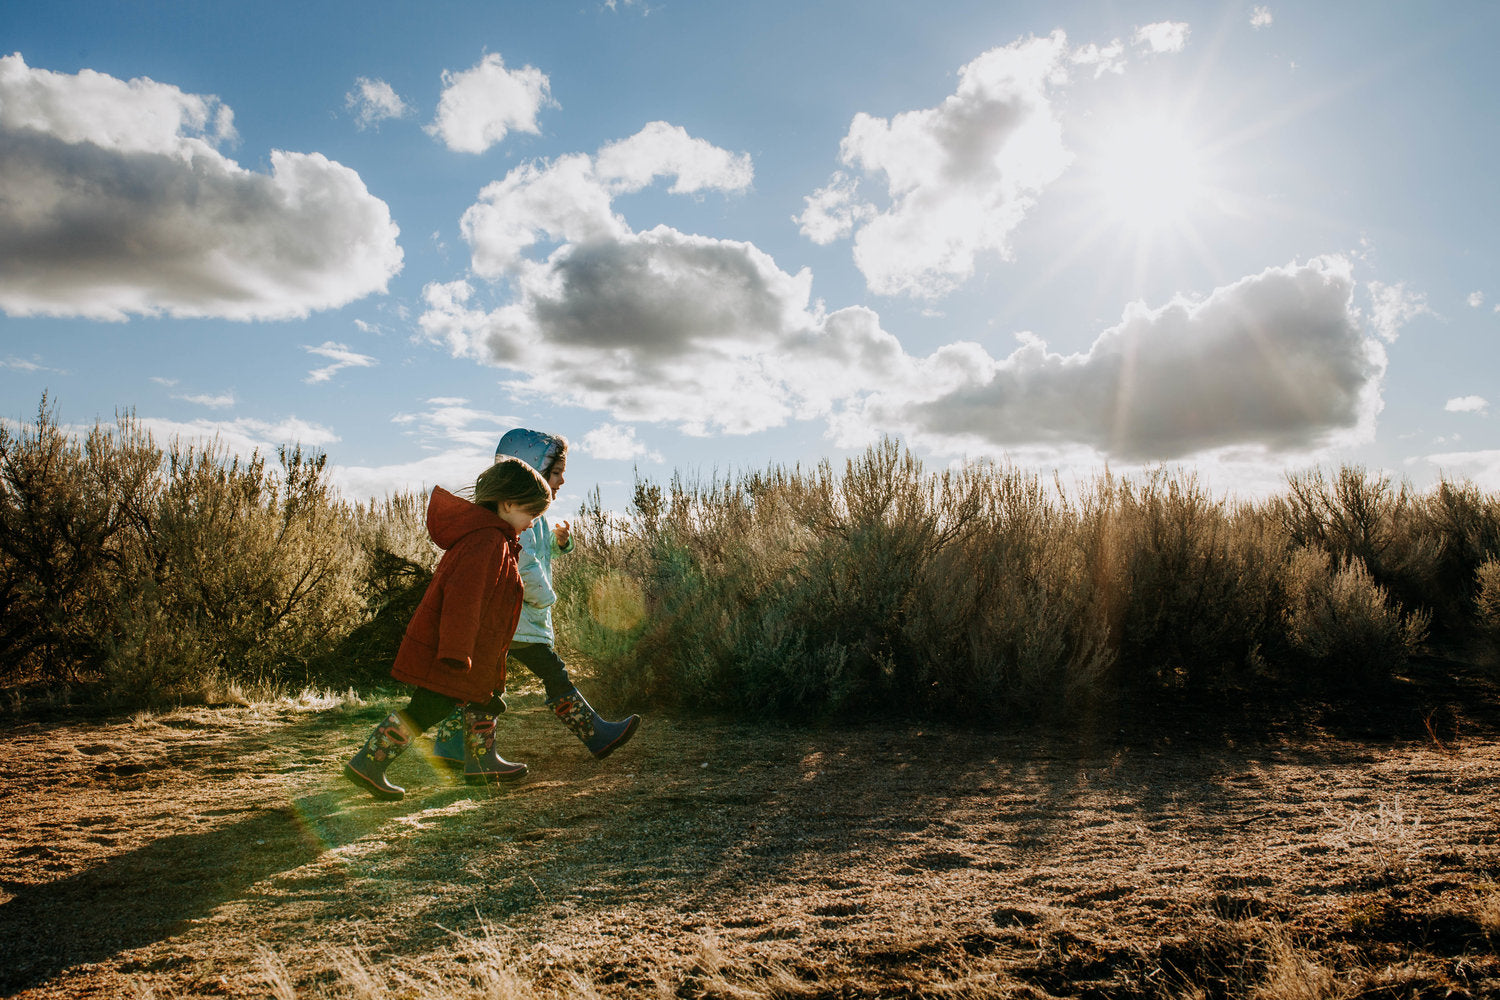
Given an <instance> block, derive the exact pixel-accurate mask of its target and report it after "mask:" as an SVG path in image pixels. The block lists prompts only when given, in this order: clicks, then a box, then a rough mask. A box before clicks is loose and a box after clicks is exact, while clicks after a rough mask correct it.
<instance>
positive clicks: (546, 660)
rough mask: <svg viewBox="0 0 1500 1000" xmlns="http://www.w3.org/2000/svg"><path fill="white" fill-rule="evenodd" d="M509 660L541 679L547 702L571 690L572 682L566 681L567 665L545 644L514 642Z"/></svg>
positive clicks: (555, 651)
mask: <svg viewBox="0 0 1500 1000" xmlns="http://www.w3.org/2000/svg"><path fill="white" fill-rule="evenodd" d="M510 656H511V659H513V660H516V661H518V662H519V663H520V664H521V666H523V667H525V668H526V669H527V670H530V671H531V672H532V673H534V674H536V675H537V677H539V678H541V681H542V686H543V687H544V688H546V689H547V700H548V701H556V700H557V699H559V698H561V697H562V696H563V695H565V694H567V693H568V692H569V691H571V690H573V682H572V681H570V680H569V679H568V665H567V664H566V663H564V662H563V660H562V657H561V656H558V655H557V650H555V649H553V648H552V646H551V645H550V644H548V643H545V642H516V643H512V644H511V647H510Z"/></svg>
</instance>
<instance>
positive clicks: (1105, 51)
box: [1068, 39, 1126, 80]
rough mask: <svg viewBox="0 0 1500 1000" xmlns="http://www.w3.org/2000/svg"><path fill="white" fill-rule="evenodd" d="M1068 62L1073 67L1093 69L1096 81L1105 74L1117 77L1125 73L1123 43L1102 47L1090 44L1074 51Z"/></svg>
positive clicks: (1117, 42)
mask: <svg viewBox="0 0 1500 1000" xmlns="http://www.w3.org/2000/svg"><path fill="white" fill-rule="evenodd" d="M1068 61H1069V62H1071V63H1073V64H1074V65H1075V66H1092V67H1094V79H1096V80H1097V79H1099V77H1101V76H1103V75H1104V74H1105V73H1114V74H1116V75H1119V74H1121V73H1124V72H1125V63H1126V59H1125V43H1124V42H1122V41H1120V40H1119V39H1115V40H1114V41H1112V42H1110V43H1109V44H1108V45H1104V46H1100V45H1097V44H1095V43H1093V42H1090V43H1088V44H1087V45H1081V46H1079V47H1078V48H1076V49H1074V50H1073V52H1072V53H1071V54H1070V55H1069V56H1068Z"/></svg>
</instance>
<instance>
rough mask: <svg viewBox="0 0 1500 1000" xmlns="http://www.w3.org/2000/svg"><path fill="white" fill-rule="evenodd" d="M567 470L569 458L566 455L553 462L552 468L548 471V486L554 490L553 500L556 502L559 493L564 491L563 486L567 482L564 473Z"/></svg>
mask: <svg viewBox="0 0 1500 1000" xmlns="http://www.w3.org/2000/svg"><path fill="white" fill-rule="evenodd" d="M567 469H568V456H566V455H564V456H562V457H561V458H559V459H558V460H557V461H555V462H553V463H552V467H551V468H550V469H548V470H547V485H548V486H550V487H551V488H552V499H554V500H556V499H557V491H558V490H560V489H562V484H563V483H564V482H566V481H567V480H565V479H563V473H564V472H566V471H567Z"/></svg>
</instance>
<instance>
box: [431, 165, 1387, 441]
mask: <svg viewBox="0 0 1500 1000" xmlns="http://www.w3.org/2000/svg"><path fill="white" fill-rule="evenodd" d="M673 144H675V145H678V147H679V148H680V144H678V143H677V141H676V140H674V141H673ZM648 145H649V144H648ZM607 148H609V149H612V150H618V149H619V148H620V147H619V146H618V145H615V146H611V147H607ZM656 148H661V147H656ZM715 159H719V160H720V162H733V159H732V158H730V159H728V160H725V159H722V158H715ZM659 162H660V163H661V164H666V165H667V166H670V165H672V164H676V163H678V162H679V161H677V160H674V159H673V158H672V157H670V156H668V155H666V154H663V156H662V158H661V160H660V161H659ZM667 166H662V167H659V166H657V165H655V164H653V163H652V161H650V160H649V159H647V160H646V161H645V163H644V165H640V166H636V167H632V168H631V169H630V170H629V171H625V170H622V169H618V168H615V169H612V170H611V171H610V172H609V173H608V174H607V175H605V176H601V171H600V170H599V169H598V167H597V164H596V161H595V159H594V158H593V157H591V156H588V155H585V154H574V155H571V156H565V157H560V158H558V159H556V160H554V161H552V162H550V163H527V164H522V165H520V166H517V167H516V168H515V169H513V170H512V171H511V172H510V173H509V174H508V175H507V176H506V177H505V178H503V179H502V180H501V181H498V182H496V183H495V184H493V185H490V186H489V187H488V188H486V189H485V190H484V191H483V192H482V193H481V197H480V201H479V202H478V203H476V204H475V205H474V206H472V207H471V208H470V210H469V211H468V212H466V213H465V215H464V225H463V233H464V238H465V239H466V240H467V241H468V242H469V244H470V246H471V248H472V251H473V261H472V267H471V273H472V274H473V275H474V277H472V278H466V279H460V280H454V281H449V282H433V283H430V284H428V285H427V286H426V288H425V289H424V291H423V298H424V303H425V311H424V312H423V314H422V315H421V317H420V319H419V325H420V327H421V329H422V330H423V332H424V333H425V334H426V336H428V337H429V338H430V339H432V340H433V341H435V342H438V343H441V344H444V345H446V346H447V347H448V349H449V350H450V351H451V352H452V353H453V354H454V355H455V356H462V357H469V358H473V359H475V360H477V361H480V362H482V363H485V364H490V365H495V366H497V367H501V368H505V369H509V370H510V371H512V372H514V373H515V375H514V377H513V378H511V379H510V380H508V381H506V382H504V383H503V385H504V387H505V389H506V390H507V391H509V392H510V393H512V394H515V395H516V396H518V397H521V398H525V397H534V398H537V399H540V400H542V401H544V402H546V403H548V404H553V405H567V406H577V407H581V408H585V409H590V410H594V411H596V412H600V413H604V414H607V418H608V423H606V424H605V426H604V427H602V428H600V429H599V430H598V431H597V432H594V433H593V435H592V436H591V437H590V438H588V439H586V441H585V443H584V444H583V445H582V447H584V449H585V450H589V449H598V452H599V454H601V455H602V454H606V453H608V454H615V453H619V452H624V451H629V450H631V449H634V448H639V447H641V446H640V445H639V444H638V443H635V442H634V437H633V433H634V432H633V428H632V430H631V431H630V437H628V438H626V437H624V435H625V433H626V432H625V431H623V430H617V429H616V427H617V426H618V425H638V424H667V425H673V426H676V427H677V428H679V429H680V430H681V431H682V432H684V433H687V434H691V435H709V434H718V433H729V434H739V433H751V432H755V431H760V430H764V429H767V428H771V427H777V426H782V425H785V424H787V423H788V422H790V421H793V420H822V421H825V422H826V423H827V425H828V427H829V433H830V435H831V436H833V437H834V438H835V439H836V440H838V441H839V443H841V444H859V443H861V442H862V441H865V440H868V439H869V437H870V436H871V434H872V433H881V432H890V433H894V434H896V435H899V436H901V437H903V438H905V439H907V440H909V441H913V442H920V443H922V444H924V445H925V446H927V447H929V448H932V449H934V450H938V451H947V452H949V453H970V454H997V453H1003V452H1013V450H1014V449H1033V450H1035V451H1036V452H1038V453H1044V454H1050V455H1054V456H1055V455H1058V454H1061V453H1064V452H1069V453H1075V454H1079V455H1088V456H1095V457H1098V456H1103V457H1107V458H1110V459H1112V460H1114V459H1122V460H1164V459H1171V458H1176V457H1180V456H1186V455H1190V454H1199V453H1206V452H1214V451H1218V453H1219V454H1220V455H1221V456H1222V455H1224V454H1229V459H1226V461H1228V460H1234V461H1239V462H1240V463H1241V465H1245V464H1248V462H1249V461H1250V458H1249V457H1247V456H1254V455H1260V456H1261V457H1264V456H1265V455H1266V454H1267V453H1270V452H1276V453H1278V454H1286V453H1288V452H1292V451H1299V450H1308V449H1314V448H1318V447H1322V446H1324V445H1327V444H1330V443H1333V442H1335V441H1342V440H1346V439H1358V438H1360V437H1368V435H1369V434H1370V433H1371V432H1372V430H1373V423H1374V419H1375V416H1376V413H1377V412H1378V410H1379V407H1380V387H1381V380H1382V377H1383V375H1384V371H1385V364H1386V358H1385V353H1384V349H1383V348H1382V346H1381V344H1380V342H1379V341H1378V340H1377V339H1375V338H1373V337H1370V336H1367V335H1366V334H1365V332H1364V331H1363V329H1362V328H1361V320H1360V313H1359V311H1358V310H1357V309H1356V308H1355V307H1354V305H1353V292H1354V289H1355V284H1354V281H1353V276H1352V267H1351V265H1350V263H1349V262H1348V261H1347V260H1345V259H1344V258H1341V257H1332V258H1320V259H1317V260H1314V261H1311V262H1308V263H1305V264H1291V265H1288V266H1286V267H1282V268H1271V269H1268V270H1266V271H1265V272H1263V273H1261V274H1257V275H1252V276H1250V277H1247V278H1244V279H1242V280H1240V281H1238V282H1235V283H1233V284H1230V285H1227V286H1225V287H1223V288H1220V289H1217V290H1216V291H1214V292H1213V293H1212V294H1211V295H1209V296H1207V297H1206V298H1204V299H1202V300H1188V299H1181V298H1179V299H1176V300H1174V301H1172V302H1169V303H1167V304H1166V305H1164V306H1161V307H1160V308H1157V309H1148V308H1147V307H1146V306H1144V305H1136V306H1133V307H1131V308H1129V309H1128V310H1127V311H1126V313H1125V315H1124V317H1123V320H1122V322H1121V323H1120V324H1118V325H1117V326H1115V327H1113V328H1111V329H1109V330H1106V331H1104V332H1103V333H1102V334H1100V335H1099V336H1098V338H1097V339H1096V340H1095V342H1094V344H1093V346H1092V347H1091V348H1090V349H1089V350H1088V351H1087V352H1085V353H1082V354H1078V355H1073V356H1069V357H1063V356H1060V355H1057V354H1055V353H1052V352H1050V351H1048V349H1047V347H1046V345H1045V344H1044V343H1042V342H1041V340H1040V339H1038V338H1035V337H1032V336H1029V335H1023V337H1022V341H1023V342H1022V346H1021V348H1020V349H1018V350H1017V351H1015V352H1014V353H1013V354H1011V355H1010V356H1009V357H1006V358H1003V359H996V358H993V357H991V356H990V355H989V354H988V353H987V352H986V350H985V349H984V348H983V347H981V346H980V345H978V344H973V343H964V342H957V343H951V344H947V345H945V346H942V347H940V348H938V349H937V350H935V351H933V352H932V353H931V354H930V355H928V356H926V357H917V356H913V355H910V354H908V353H907V352H906V351H905V350H904V349H903V347H902V345H901V343H900V342H899V341H898V340H897V339H896V338H895V337H894V336H892V335H891V334H890V333H889V332H887V331H886V330H884V329H883V328H882V326H881V322H880V317H879V316H878V315H877V314H876V313H875V312H874V311H873V310H871V309H868V308H865V307H861V306H853V307H848V308H844V309H839V310H837V311H834V312H831V313H830V312H827V311H825V309H824V307H823V306H822V304H821V303H814V302H813V300H812V295H811V292H812V276H811V274H810V273H809V272H808V271H806V270H803V271H800V272H798V273H796V274H789V273H787V272H785V271H783V270H782V269H781V268H780V267H778V266H777V264H776V262H775V261H774V260H773V259H772V258H771V257H770V256H768V255H767V254H765V253H764V252H762V251H761V250H760V249H759V248H757V247H756V246H754V245H753V244H749V243H743V242H737V241H733V240H726V239H715V238H712V237H707V236H701V235H692V234H687V233H683V232H680V231H678V230H676V229H672V228H670V227H667V226H657V227H655V228H653V229H649V230H645V231H642V232H636V231H633V230H631V229H630V227H629V226H628V225H627V224H626V223H625V221H624V220H623V219H621V218H620V217H619V216H618V215H617V214H616V213H615V212H614V210H613V206H612V198H613V196H614V193H615V191H616V190H619V189H618V188H615V187H612V185H613V184H614V183H615V181H616V180H617V179H618V178H619V177H620V176H622V175H628V176H631V177H634V178H637V179H640V178H646V177H653V178H655V177H663V176H671V173H670V170H669V169H667ZM893 170H894V168H893ZM897 173H898V172H897ZM950 173H952V171H950ZM896 183H897V182H896V181H895V180H893V184H896ZM485 279H489V280H485ZM433 406H434V407H438V404H437V403H436V402H434V404H433ZM447 407H452V408H454V409H455V411H456V412H457V414H458V418H457V420H456V423H458V424H462V425H464V426H468V423H469V420H470V416H471V413H470V411H468V410H467V404H464V403H463V402H462V401H446V402H444V403H443V405H442V407H438V409H439V410H441V409H444V408H447ZM432 419H433V418H431V417H429V418H428V420H429V422H430V421H431V420H432ZM480 437H485V439H486V440H487V437H486V436H485V435H480ZM477 440H478V439H477V438H476V439H475V442H476V444H477Z"/></svg>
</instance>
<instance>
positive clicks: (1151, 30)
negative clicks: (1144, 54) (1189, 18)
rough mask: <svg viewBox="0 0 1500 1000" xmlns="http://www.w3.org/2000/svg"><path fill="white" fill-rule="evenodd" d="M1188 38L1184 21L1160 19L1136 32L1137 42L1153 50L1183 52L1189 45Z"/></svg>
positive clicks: (1140, 45)
mask: <svg viewBox="0 0 1500 1000" xmlns="http://www.w3.org/2000/svg"><path fill="white" fill-rule="evenodd" d="M1187 39H1188V25H1187V23H1186V22H1184V21H1158V22H1156V23H1155V24H1148V25H1146V26H1145V27H1144V28H1137V29H1136V32H1135V44H1136V45H1137V46H1139V47H1141V48H1145V49H1149V50H1150V51H1152V52H1181V51H1182V50H1183V49H1184V48H1186V47H1187Z"/></svg>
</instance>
